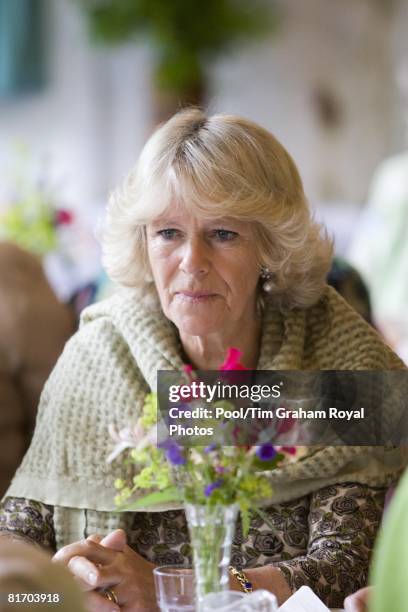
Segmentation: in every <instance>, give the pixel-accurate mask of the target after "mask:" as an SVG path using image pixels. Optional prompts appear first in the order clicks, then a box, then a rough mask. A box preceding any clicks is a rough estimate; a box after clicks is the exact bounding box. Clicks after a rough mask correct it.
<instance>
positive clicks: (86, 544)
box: [53, 540, 118, 565]
mask: <svg viewBox="0 0 408 612" xmlns="http://www.w3.org/2000/svg"><path fill="white" fill-rule="evenodd" d="M117 554H118V553H117V552H116V551H114V550H111V549H110V548H106V547H105V546H101V545H100V544H98V543H96V542H93V541H92V540H81V541H80V542H74V543H73V544H68V545H67V546H64V547H63V548H61V549H60V550H59V551H58V552H56V553H55V555H54V556H53V561H58V562H59V563H64V564H65V565H67V564H68V563H69V561H70V559H72V557H86V558H87V559H89V560H90V561H93V562H94V563H102V564H106V563H112V562H113V560H114V559H115V556H116V555H117Z"/></svg>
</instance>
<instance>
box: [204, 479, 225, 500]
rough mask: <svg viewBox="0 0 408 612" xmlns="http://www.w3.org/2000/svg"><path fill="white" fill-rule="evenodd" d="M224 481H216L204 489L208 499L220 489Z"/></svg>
mask: <svg viewBox="0 0 408 612" xmlns="http://www.w3.org/2000/svg"><path fill="white" fill-rule="evenodd" d="M223 482H224V481H223V480H222V479H220V480H216V481H215V482H211V483H210V484H209V485H207V486H206V487H205V489H204V495H205V496H206V497H210V495H211V493H212V492H213V491H215V489H219V488H220V486H221V485H222V483H223Z"/></svg>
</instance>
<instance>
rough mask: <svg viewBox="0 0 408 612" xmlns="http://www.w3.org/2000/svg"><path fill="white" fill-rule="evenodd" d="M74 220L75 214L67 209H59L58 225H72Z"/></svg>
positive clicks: (56, 219)
mask: <svg viewBox="0 0 408 612" xmlns="http://www.w3.org/2000/svg"><path fill="white" fill-rule="evenodd" d="M73 220H74V215H73V213H72V212H71V211H70V210H67V209H66V208H59V209H58V210H57V212H56V213H55V224H56V225H70V224H71V223H72V221H73Z"/></svg>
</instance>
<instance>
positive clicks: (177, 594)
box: [153, 565, 195, 612]
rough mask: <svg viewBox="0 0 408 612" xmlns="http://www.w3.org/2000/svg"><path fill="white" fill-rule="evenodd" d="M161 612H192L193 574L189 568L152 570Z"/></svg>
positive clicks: (172, 567)
mask: <svg viewBox="0 0 408 612" xmlns="http://www.w3.org/2000/svg"><path fill="white" fill-rule="evenodd" d="M153 574H154V584H155V588H156V599H157V603H158V606H159V608H160V610H161V612H194V610H195V606H194V574H193V570H192V568H191V567H186V566H183V565H163V566H161V567H155V568H154V570H153Z"/></svg>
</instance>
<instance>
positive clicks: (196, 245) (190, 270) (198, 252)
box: [180, 238, 210, 275]
mask: <svg viewBox="0 0 408 612" xmlns="http://www.w3.org/2000/svg"><path fill="white" fill-rule="evenodd" d="M182 248H183V254H182V258H181V262H180V268H181V270H182V271H183V272H185V273H186V274H193V275H196V274H205V273H206V272H208V269H209V266H210V262H209V257H208V252H207V245H206V244H205V242H204V240H202V239H200V238H192V239H190V240H186V242H185V243H184V245H183V247H182Z"/></svg>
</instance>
